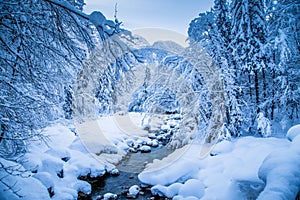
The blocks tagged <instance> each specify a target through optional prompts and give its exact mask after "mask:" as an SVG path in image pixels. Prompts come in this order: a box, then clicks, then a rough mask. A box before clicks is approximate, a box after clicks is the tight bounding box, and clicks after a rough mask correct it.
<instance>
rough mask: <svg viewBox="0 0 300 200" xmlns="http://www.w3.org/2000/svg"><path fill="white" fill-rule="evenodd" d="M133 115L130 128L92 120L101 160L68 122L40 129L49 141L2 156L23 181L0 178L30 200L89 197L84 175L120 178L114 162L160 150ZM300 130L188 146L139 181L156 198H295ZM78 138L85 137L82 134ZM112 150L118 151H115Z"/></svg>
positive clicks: (132, 192) (135, 189) (0, 188)
mask: <svg viewBox="0 0 300 200" xmlns="http://www.w3.org/2000/svg"><path fill="white" fill-rule="evenodd" d="M130 115H131V116H130V117H131V118H130V120H131V121H132V124H135V127H134V128H131V129H130V128H128V127H126V123H125V122H126V120H128V118H127V117H126V116H121V117H117V118H116V117H115V116H110V117H102V118H100V119H98V120H96V121H94V122H89V123H88V124H89V125H91V124H92V125H93V126H92V128H96V130H97V129H99V128H101V131H102V132H101V134H100V135H97V134H95V133H92V135H93V136H95V137H97V138H98V139H97V140H96V139H95V138H94V139H93V140H94V143H93V145H95V146H99V147H100V149H102V153H100V154H97V155H96V154H95V153H94V152H93V150H95V149H94V147H95V146H92V148H91V149H92V150H91V149H90V148H89V146H84V145H83V144H82V140H80V139H79V137H78V136H76V135H75V134H74V132H73V131H72V130H73V129H74V127H73V126H72V125H71V124H69V123H67V122H66V121H62V122H58V123H56V124H54V125H52V126H50V127H47V128H46V129H44V130H43V134H44V135H47V136H48V138H49V140H48V142H47V144H44V143H41V142H36V143H34V144H33V145H31V146H29V148H28V152H27V153H26V154H25V155H24V156H23V157H22V159H21V160H20V161H19V163H20V164H17V163H16V162H14V161H7V160H4V159H2V158H1V163H2V164H3V165H4V167H8V166H16V167H17V168H18V169H19V170H20V171H25V172H24V174H22V176H24V178H21V177H20V176H15V175H11V174H8V173H7V172H5V171H4V169H0V172H1V175H6V177H5V178H4V179H3V180H5V182H6V183H8V184H10V185H14V184H15V181H17V183H16V185H15V186H14V189H15V190H16V191H18V192H17V194H20V195H22V196H24V199H25V200H26V199H49V198H50V197H49V194H48V190H51V191H52V192H53V194H54V196H53V197H52V199H59V200H64V199H76V198H77V197H78V192H79V191H81V192H83V193H86V194H89V193H91V185H90V184H89V183H88V182H86V181H82V180H79V179H78V177H79V176H87V175H88V176H91V177H97V176H103V175H104V174H105V173H106V172H108V173H110V174H113V175H117V174H119V171H118V169H116V168H115V166H114V164H113V163H117V162H119V161H120V160H121V159H122V156H123V155H125V154H126V152H128V151H130V150H132V151H136V150H140V151H144V152H145V151H149V150H151V146H157V145H159V142H158V140H157V139H155V138H154V136H155V135H152V136H153V138H152V139H150V138H149V137H148V136H149V133H147V132H143V130H142V123H141V121H142V118H141V115H139V114H130ZM116 120H117V121H118V122H116ZM122 120H125V122H124V121H122ZM172 123H173V121H172ZM169 124H171V123H169ZM86 125H87V124H86ZM86 125H84V126H82V127H87V126H86ZM120 126H121V127H122V128H120ZM128 126H131V125H128ZM163 126H164V125H163ZM166 126H168V127H169V125H166ZM82 127H81V128H82ZM159 127H161V126H159ZM92 128H90V129H88V130H85V132H84V133H83V135H84V134H89V132H90V131H92ZM94 130H95V129H94ZM129 130H130V131H129ZM299 130H300V125H296V126H294V127H292V128H290V130H289V131H288V133H287V137H286V138H274V137H267V138H265V137H250V136H248V137H240V138H236V139H231V140H230V141H228V140H223V141H220V142H219V143H217V144H215V145H209V144H201V143H195V144H190V145H186V146H184V147H182V148H180V149H176V150H175V151H174V152H173V153H171V154H170V155H169V156H167V157H165V158H164V159H162V160H157V159H155V160H154V161H153V163H148V164H147V165H146V168H145V170H144V171H143V172H142V173H140V174H139V176H138V178H139V179H140V181H141V182H142V183H143V184H147V185H152V186H153V187H152V188H151V192H152V193H153V194H157V195H159V196H166V197H168V198H173V199H178V200H179V199H249V198H250V199H251V198H252V199H253V198H258V199H276V198H277V199H278V198H279V199H295V197H296V195H297V193H298V191H299V188H300V148H299V146H300V134H299ZM128 131H129V132H128ZM78 134H79V135H80V136H81V132H80V129H79V131H78ZM86 136H88V135H86ZM150 136H151V135H150ZM159 136H160V135H158V136H156V137H159ZM84 137H85V136H84ZM81 139H82V137H81ZM102 139H103V140H102ZM91 140H92V138H90V139H89V140H88V141H84V144H85V145H86V144H89V142H90V141H91ZM112 149H114V150H115V151H116V152H118V153H117V154H110V153H111V152H110V150H112ZM98 150H99V149H98ZM98 150H97V151H95V152H98ZM26 170H27V171H26ZM6 189H7V187H6V186H5V185H3V183H2V182H0V199H18V196H17V195H16V194H15V193H14V192H13V191H12V190H6ZM4 191H5V192H4ZM139 191H140V188H139V186H137V185H134V186H132V187H130V188H129V191H128V195H129V196H132V197H134V196H136V195H138V194H139ZM113 195H114V194H109V193H108V194H107V199H114V198H116V197H115V196H113ZM103 198H104V199H105V197H103Z"/></svg>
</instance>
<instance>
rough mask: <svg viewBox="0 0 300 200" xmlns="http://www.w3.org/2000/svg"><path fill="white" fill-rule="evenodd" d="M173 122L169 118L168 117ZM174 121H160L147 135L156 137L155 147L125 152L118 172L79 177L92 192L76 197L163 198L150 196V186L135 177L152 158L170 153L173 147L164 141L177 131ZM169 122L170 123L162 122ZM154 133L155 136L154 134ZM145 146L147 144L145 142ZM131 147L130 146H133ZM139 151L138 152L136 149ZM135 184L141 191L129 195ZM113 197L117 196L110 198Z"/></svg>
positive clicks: (94, 199) (162, 198)
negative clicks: (168, 124)
mask: <svg viewBox="0 0 300 200" xmlns="http://www.w3.org/2000/svg"><path fill="white" fill-rule="evenodd" d="M170 119H171V120H172V121H169V120H170ZM174 120H175V121H178V120H179V119H178V117H177V118H169V119H167V120H164V122H163V123H157V124H156V125H155V126H152V127H154V129H152V130H151V131H150V130H148V132H149V134H150V133H152V139H154V140H156V143H157V145H158V146H151V145H149V146H148V148H150V147H151V151H150V152H148V151H147V153H146V152H142V150H138V149H139V148H136V147H135V148H134V150H135V152H128V153H127V154H126V156H125V157H124V158H123V159H122V160H121V161H120V162H119V163H118V164H117V165H116V168H117V169H118V170H119V174H116V175H112V174H106V175H104V176H103V177H97V178H90V177H88V176H86V177H81V178H80V179H82V180H85V181H88V182H89V183H90V184H91V186H92V193H91V194H90V195H88V196H85V195H83V194H79V198H78V199H79V200H81V199H93V200H100V199H104V198H103V196H104V195H105V194H107V193H112V194H116V195H118V197H117V199H121V200H125V199H137V200H165V199H167V198H165V197H158V196H153V195H152V194H151V190H150V186H145V185H142V183H141V182H140V181H139V180H138V175H139V174H140V173H141V172H142V171H143V170H144V169H145V167H146V165H147V164H148V163H152V162H153V160H154V159H159V160H161V159H163V158H164V157H167V156H168V155H169V154H171V153H172V152H173V151H174V150H172V149H170V148H168V147H167V146H166V144H167V143H168V142H169V140H170V137H171V136H172V134H173V131H176V130H177V128H176V125H174ZM168 121H169V122H168ZM167 123H171V124H170V126H167V128H166V125H163V124H167ZM154 133H155V136H153V134H154ZM147 145H148V144H147ZM132 149H133V148H132ZM136 150H138V151H136ZM134 185H137V186H139V187H140V192H139V194H138V195H137V196H134V197H133V196H130V195H128V190H129V188H130V187H131V186H134ZM110 199H116V198H110Z"/></svg>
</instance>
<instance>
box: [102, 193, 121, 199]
mask: <svg viewBox="0 0 300 200" xmlns="http://www.w3.org/2000/svg"><path fill="white" fill-rule="evenodd" d="M117 197H118V195H116V194H113V193H106V194H104V195H103V199H104V200H112V199H117Z"/></svg>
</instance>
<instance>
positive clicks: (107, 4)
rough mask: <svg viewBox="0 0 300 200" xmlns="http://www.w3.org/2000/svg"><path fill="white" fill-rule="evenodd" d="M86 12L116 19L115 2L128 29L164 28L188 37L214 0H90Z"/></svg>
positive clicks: (119, 16) (119, 14)
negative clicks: (193, 22) (195, 20)
mask: <svg viewBox="0 0 300 200" xmlns="http://www.w3.org/2000/svg"><path fill="white" fill-rule="evenodd" d="M85 2H86V6H85V10H84V11H85V12H86V13H90V12H92V11H94V10H99V11H101V12H102V13H103V14H104V15H105V16H106V17H107V18H108V19H113V18H114V7H115V3H117V4H118V19H119V20H121V21H122V22H123V24H124V27H125V28H127V29H138V28H163V29H169V30H172V31H176V32H178V33H181V34H184V35H187V29H188V26H189V23H190V21H191V20H192V19H194V18H195V17H197V16H198V14H199V13H200V12H205V11H208V10H210V8H211V7H212V5H213V0H86V1H85Z"/></svg>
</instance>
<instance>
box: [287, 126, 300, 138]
mask: <svg viewBox="0 0 300 200" xmlns="http://www.w3.org/2000/svg"><path fill="white" fill-rule="evenodd" d="M298 135H300V124H298V125H295V126H293V127H291V128H290V129H289V130H288V132H287V134H286V137H287V138H288V139H289V140H290V141H292V140H293V139H294V138H295V137H296V136H298Z"/></svg>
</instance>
